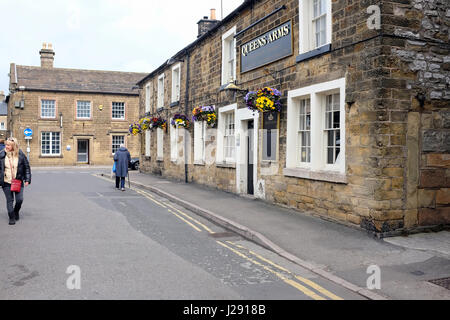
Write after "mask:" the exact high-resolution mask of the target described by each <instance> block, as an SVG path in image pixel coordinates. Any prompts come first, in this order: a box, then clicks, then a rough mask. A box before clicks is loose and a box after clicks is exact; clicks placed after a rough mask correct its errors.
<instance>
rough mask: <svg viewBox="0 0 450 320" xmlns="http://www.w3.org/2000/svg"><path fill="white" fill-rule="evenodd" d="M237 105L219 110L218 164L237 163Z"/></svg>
mask: <svg viewBox="0 0 450 320" xmlns="http://www.w3.org/2000/svg"><path fill="white" fill-rule="evenodd" d="M236 110H237V104H232V105H228V106H225V107H221V108H219V109H218V124H217V146H216V162H217V163H235V162H236V156H235V152H236V151H235V150H236V137H235V127H236V124H235V113H236Z"/></svg>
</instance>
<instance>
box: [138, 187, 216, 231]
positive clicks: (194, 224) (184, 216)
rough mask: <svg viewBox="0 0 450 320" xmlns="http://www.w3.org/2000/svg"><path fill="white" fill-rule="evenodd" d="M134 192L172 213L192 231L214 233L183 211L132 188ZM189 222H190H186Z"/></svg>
mask: <svg viewBox="0 0 450 320" xmlns="http://www.w3.org/2000/svg"><path fill="white" fill-rule="evenodd" d="M132 189H133V190H134V191H136V192H137V193H139V194H141V195H143V196H144V197H146V198H147V199H149V200H151V201H153V202H154V203H156V204H157V205H159V206H161V207H163V208H165V209H167V211H169V212H170V213H172V214H173V215H174V216H176V217H177V218H179V219H180V220H182V221H184V222H185V223H186V224H187V225H188V226H190V227H192V228H193V229H194V230H196V231H198V232H201V231H202V230H201V229H200V228H199V227H201V228H203V229H204V230H206V231H207V232H209V233H214V232H213V231H212V230H211V229H210V228H208V227H207V226H205V225H204V224H203V223H201V222H200V221H198V220H197V219H194V218H192V217H191V216H190V215H188V214H187V213H184V212H183V211H181V210H179V209H177V208H175V207H174V206H172V205H171V204H169V203H164V204H163V203H161V202H159V201H158V200H156V198H155V197H154V196H152V195H151V194H149V193H147V192H145V191H142V190H138V189H134V188H132ZM188 220H190V221H191V222H190V221H188Z"/></svg>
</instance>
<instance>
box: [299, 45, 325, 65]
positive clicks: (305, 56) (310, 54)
mask: <svg viewBox="0 0 450 320" xmlns="http://www.w3.org/2000/svg"><path fill="white" fill-rule="evenodd" d="M330 51H331V43H329V44H326V45H324V46H322V47H320V48H317V49H314V50H311V51H307V52H305V53H302V54H299V55H298V56H297V58H296V59H295V62H297V63H299V62H302V61H306V60H308V59H311V58H314V57H318V56H320V55H322V54H325V53H327V52H330Z"/></svg>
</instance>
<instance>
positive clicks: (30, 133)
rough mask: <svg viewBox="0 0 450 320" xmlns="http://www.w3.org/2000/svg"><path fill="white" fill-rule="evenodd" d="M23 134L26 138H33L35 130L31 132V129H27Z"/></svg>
mask: <svg viewBox="0 0 450 320" xmlns="http://www.w3.org/2000/svg"><path fill="white" fill-rule="evenodd" d="M23 134H24V135H25V137H31V136H32V135H33V130H31V129H30V128H26V129H25V130H23Z"/></svg>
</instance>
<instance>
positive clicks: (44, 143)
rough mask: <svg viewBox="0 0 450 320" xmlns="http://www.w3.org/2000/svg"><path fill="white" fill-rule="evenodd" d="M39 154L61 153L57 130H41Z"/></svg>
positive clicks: (51, 154)
mask: <svg viewBox="0 0 450 320" xmlns="http://www.w3.org/2000/svg"><path fill="white" fill-rule="evenodd" d="M41 155H43V156H59V155H61V134H60V133H59V132H41Z"/></svg>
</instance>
